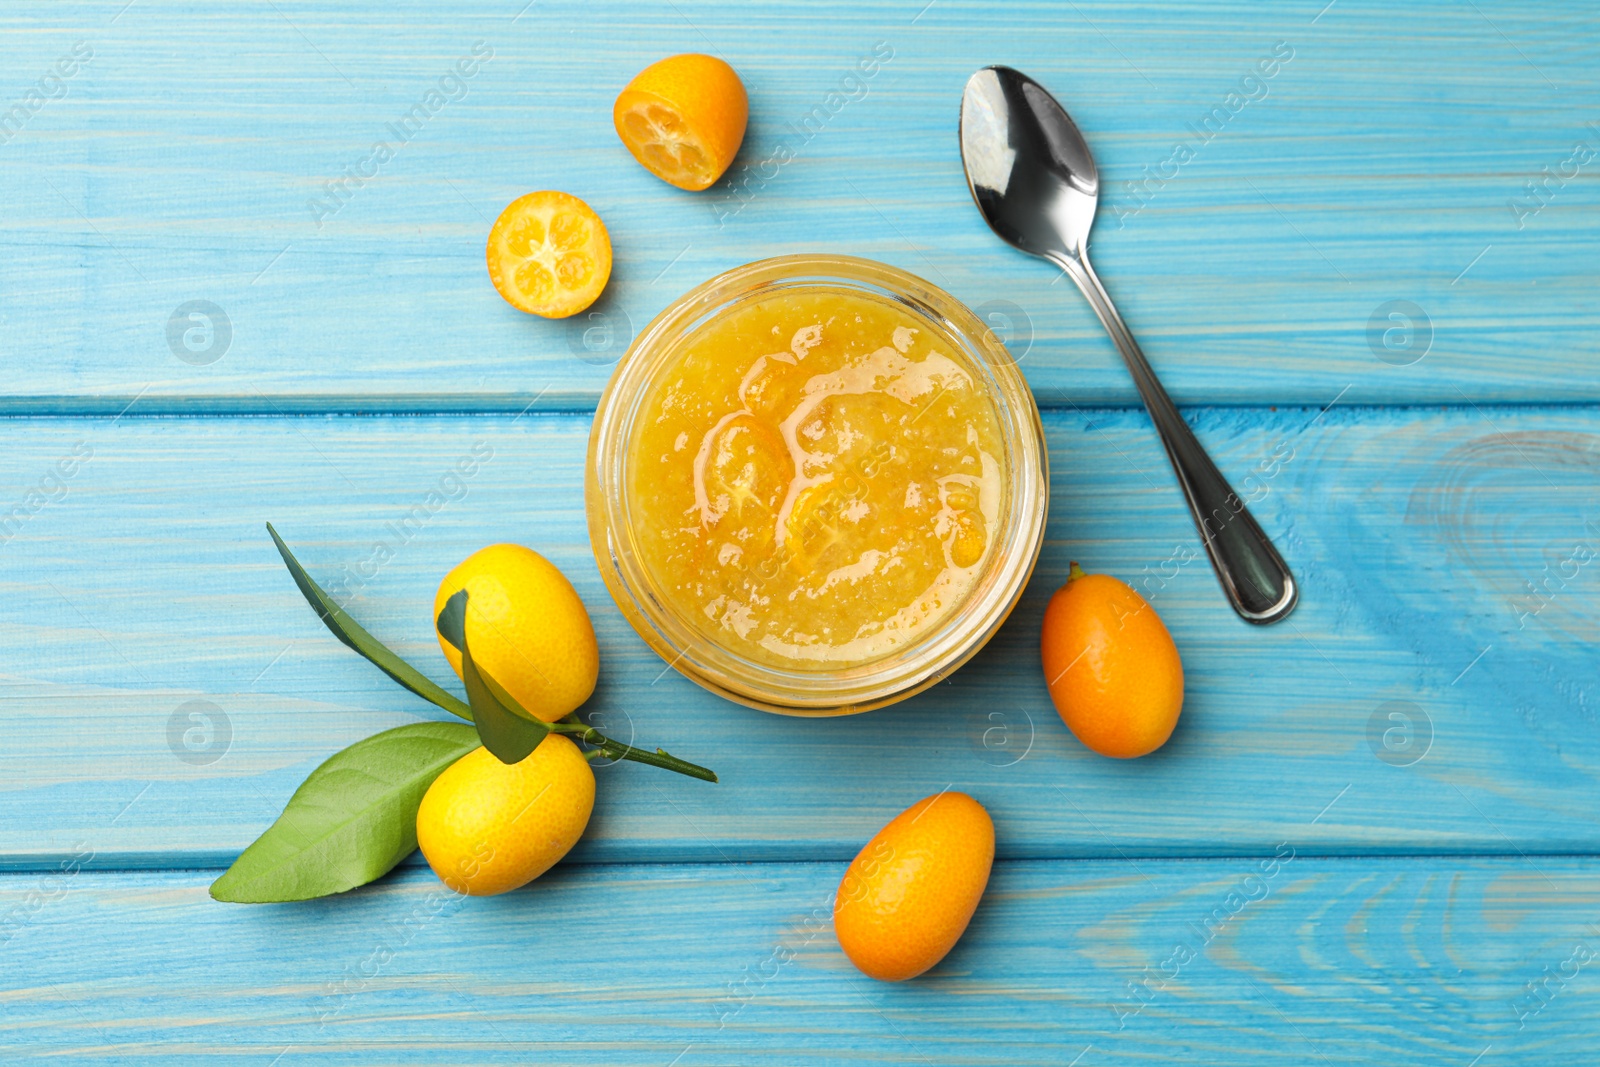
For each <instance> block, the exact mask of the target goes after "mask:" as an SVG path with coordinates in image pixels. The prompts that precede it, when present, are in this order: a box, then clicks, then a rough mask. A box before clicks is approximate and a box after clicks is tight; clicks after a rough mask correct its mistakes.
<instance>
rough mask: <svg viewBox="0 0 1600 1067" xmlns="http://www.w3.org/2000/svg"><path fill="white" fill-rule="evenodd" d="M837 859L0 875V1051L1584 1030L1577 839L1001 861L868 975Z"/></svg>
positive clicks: (784, 1060)
mask: <svg viewBox="0 0 1600 1067" xmlns="http://www.w3.org/2000/svg"><path fill="white" fill-rule="evenodd" d="M1008 829H1009V827H1008V824H1007V821H1006V820H1004V819H1001V820H1000V822H999V832H1000V834H1001V836H1002V838H1003V837H1004V836H1005V835H1006V834H1007V832H1008ZM842 869H843V864H842V863H836V864H777V865H754V866H740V865H730V864H713V865H710V866H686V867H679V866H650V867H643V868H637V867H628V866H609V867H581V866H570V865H564V866H562V867H558V868H556V869H555V870H554V871H552V872H551V873H550V874H548V875H546V876H545V877H544V879H542V880H541V881H539V882H537V883H535V884H534V885H533V886H530V887H529V888H527V889H525V890H522V891H519V892H517V893H513V894H510V895H508V896H504V897H498V898H490V899H479V900H471V899H468V900H464V901H463V900H460V899H457V898H454V897H453V896H452V895H451V894H449V893H448V892H446V891H443V890H442V887H441V886H440V885H439V883H438V882H437V881H436V880H435V879H434V878H433V876H432V874H431V873H429V872H426V871H412V872H407V873H403V874H401V875H399V876H397V877H394V878H392V879H390V880H389V881H386V882H385V883H382V884H380V885H378V886H374V887H370V888H369V889H366V890H358V891H356V892H354V893H352V894H350V895H348V896H345V897H340V898H336V899H333V900H328V901H321V902H315V903H308V904H301V905H283V906H261V907H247V906H238V905H223V904H218V903H215V902H213V901H211V900H210V899H209V898H208V897H207V896H206V893H205V883H206V881H207V879H208V878H209V877H210V873H209V872H203V871H179V872H162V873H143V874H141V873H120V874H105V875H99V874H92V873H79V874H76V875H70V874H62V873H57V874H55V875H44V874H29V875H10V876H4V877H0V909H3V910H0V915H9V914H13V913H14V911H13V909H22V913H23V914H25V921H22V922H15V923H12V924H11V925H9V926H4V927H0V929H5V930H6V932H7V933H8V934H9V935H10V938H9V940H8V941H7V942H6V944H5V945H4V947H3V951H4V953H5V961H6V964H5V967H4V968H3V969H0V998H3V1000H4V1005H5V1008H4V1010H5V1016H4V1018H5V1022H4V1025H3V1026H0V1056H3V1058H4V1059H5V1060H6V1062H8V1063H19V1062H34V1061H36V1060H38V1061H43V1060H50V1061H52V1062H60V1061H61V1060H62V1059H66V1060H69V1061H70V1062H72V1063H82V1064H100V1063H117V1064H143V1063H152V1064H154V1063H161V1064H166V1063H172V1062H176V1061H180V1060H181V1061H184V1062H188V1061H191V1060H196V1059H217V1060H225V1061H227V1062H234V1063H259V1064H263V1065H265V1064H270V1063H273V1062H275V1061H276V1062H278V1063H280V1064H282V1065H288V1064H334V1063H340V1064H343V1063H356V1062H360V1063H375V1062H382V1063H393V1064H441V1063H463V1064H466V1063H472V1064H510V1063H527V1062H560V1063H606V1064H640V1065H652V1067H661V1065H664V1064H668V1063H676V1064H677V1065H678V1067H700V1065H709V1064H728V1063H739V1064H769V1063H770V1064H792V1063H807V1064H847V1063H848V1064H929V1063H935V1064H960V1065H996V1064H1038V1065H1050V1067H1060V1065H1062V1064H1066V1063H1070V1062H1072V1061H1073V1060H1074V1057H1077V1058H1078V1059H1077V1062H1078V1063H1079V1064H1080V1067H1083V1065H1095V1067H1111V1065H1130V1067H1131V1065H1138V1064H1148V1063H1152V1062H1159V1063H1170V1062H1184V1063H1196V1064H1231V1065H1240V1064H1261V1065H1267V1064H1283V1063H1326V1064H1333V1065H1339V1067H1345V1065H1351V1067H1354V1065H1375V1067H1377V1065H1381V1067H1405V1065H1429V1067H1432V1065H1436V1064H1452V1063H1453V1064H1468V1063H1471V1062H1472V1061H1473V1059H1474V1057H1478V1058H1479V1062H1480V1063H1482V1064H1488V1063H1502V1064H1529V1065H1531V1064H1542V1063H1551V1062H1558V1061H1563V1060H1565V1059H1568V1058H1570V1057H1571V1056H1572V1055H1573V1054H1574V1052H1575V1051H1576V1050H1580V1049H1586V1048H1590V1047H1592V1046H1593V1044H1594V1041H1595V1040H1596V1038H1597V1037H1600V1024H1597V1022H1596V1018H1597V1016H1596V1012H1595V1010H1594V1009H1595V987H1594V982H1593V980H1592V978H1591V977H1590V974H1589V973H1588V972H1589V969H1591V968H1592V967H1593V957H1594V954H1595V952H1596V951H1600V948H1597V946H1596V936H1597V934H1596V931H1595V927H1594V921H1593V920H1594V914H1595V909H1596V907H1597V906H1600V889H1597V886H1600V880H1597V875H1600V865H1597V863H1596V861H1595V860H1593V859H1575V858H1566V857H1547V858H1541V859H1540V860H1538V861H1537V863H1536V864H1533V865H1530V864H1527V863H1524V862H1522V861H1521V860H1518V859H1516V858H1515V857H1512V858H1509V859H1502V860H1485V859H1449V858H1433V859H1419V858H1392V859H1381V858H1372V857H1358V858H1352V859H1333V860H1330V859H1314V858H1310V857H1308V856H1304V855H1302V854H1300V853H1299V852H1298V851H1297V842H1296V840H1292V839H1291V840H1289V841H1285V842H1281V843H1274V845H1273V846H1272V847H1269V848H1268V849H1266V850H1264V851H1263V853H1262V854H1261V855H1259V856H1249V857H1237V858H1234V859H1229V860H1210V861H1200V862H1194V861H1181V860H1179V861H1162V860H1144V861H1138V862H1135V863H1128V862H1125V861H1120V860H1111V861H1100V862H1073V861H1054V862H1002V863H1000V864H998V865H997V866H996V868H995V871H994V875H993V878H992V880H991V882H990V886H989V892H988V894H987V896H986V898H985V900H984V902H983V904H982V905H981V906H980V908H979V910H978V912H977V915H976V917H975V918H974V921H973V924H972V926H971V928H970V929H969V931H968V933H967V936H966V937H965V938H964V939H963V940H962V942H961V943H960V944H959V945H958V946H957V947H956V949H955V951H954V952H953V953H952V954H951V955H950V956H949V957H947V958H946V960H945V961H944V962H943V963H942V964H940V965H939V966H938V967H937V968H935V969H934V970H933V971H931V972H929V973H928V974H927V975H926V976H924V977H923V978H921V979H918V980H915V981H912V982H907V983H902V984H899V985H886V984H882V983H878V982H874V981H872V980H871V979H868V978H865V977H864V976H862V975H860V974H859V973H857V972H856V971H855V970H854V969H853V968H852V967H851V966H850V964H849V963H848V962H847V961H846V960H845V958H844V957H843V955H842V954H841V953H840V951H839V949H838V946H837V944H836V942H835V940H834V937H833V932H832V929H831V923H830V921H829V901H830V898H831V896H832V894H833V891H834V889H835V887H836V886H837V881H838V878H839V876H840V874H841V872H842ZM30 894H32V896H30ZM1535 988H1536V989H1537V992H1534V991H1532V990H1533V989H1535ZM1580 1061H1581V1054H1580Z"/></svg>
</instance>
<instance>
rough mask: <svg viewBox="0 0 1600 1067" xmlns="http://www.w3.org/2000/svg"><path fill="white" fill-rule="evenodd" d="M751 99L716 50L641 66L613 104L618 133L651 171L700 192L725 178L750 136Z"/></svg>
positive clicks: (671, 183) (635, 155)
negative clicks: (714, 53) (746, 132)
mask: <svg viewBox="0 0 1600 1067" xmlns="http://www.w3.org/2000/svg"><path fill="white" fill-rule="evenodd" d="M749 115H750V102H749V98H748V97H746V95H745V91H744V83H743V82H741V81H740V80H739V75H738V74H737V73H735V72H734V69H733V68H732V67H730V66H728V64H726V63H724V62H723V61H722V60H720V59H718V58H717V57H716V56H704V55H698V54H695V53H690V54H687V55H681V56H668V57H667V58H666V59H663V60H660V61H659V62H656V63H652V64H651V65H650V66H648V67H646V68H644V70H642V71H640V72H639V73H638V75H637V76H636V77H635V78H634V79H633V81H631V82H629V83H628V87H627V88H626V89H624V90H622V93H621V94H620V95H619V96H618V97H617V102H616V105H615V106H614V107H613V108H612V110H611V118H612V121H613V122H615V123H616V126H617V136H618V137H621V138H622V143H623V144H624V145H626V146H627V148H628V151H629V152H632V153H633V158H635V159H637V160H638V161H639V162H640V163H642V164H643V165H644V168H645V169H646V170H648V171H649V172H650V173H651V174H654V175H655V176H656V177H658V178H660V179H661V180H662V181H664V182H666V183H668V184H669V185H676V186H677V187H678V188H679V189H689V190H691V191H698V190H700V189H705V188H707V187H708V186H710V185H711V184H712V183H713V182H715V181H716V180H717V179H718V178H720V177H722V173H723V171H725V170H727V169H728V165H729V164H730V163H732V162H733V157H734V155H735V154H737V153H738V151H739V142H741V141H743V140H744V127H745V122H746V120H747V119H748V118H749Z"/></svg>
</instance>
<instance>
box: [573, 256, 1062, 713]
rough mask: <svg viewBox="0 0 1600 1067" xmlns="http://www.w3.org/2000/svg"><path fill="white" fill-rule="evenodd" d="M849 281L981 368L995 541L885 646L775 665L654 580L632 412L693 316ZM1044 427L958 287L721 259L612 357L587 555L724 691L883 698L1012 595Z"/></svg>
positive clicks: (685, 668)
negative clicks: (998, 485)
mask: <svg viewBox="0 0 1600 1067" xmlns="http://www.w3.org/2000/svg"><path fill="white" fill-rule="evenodd" d="M818 286H829V287H843V288H847V289H849V288H853V289H856V290H858V291H861V292H863V293H866V294H875V295H877V296H879V297H885V298H888V299H889V300H891V301H892V302H894V303H895V304H897V305H898V306H900V307H901V308H903V309H904V310H906V311H908V312H909V313H911V314H912V315H913V316H915V317H917V318H919V319H922V320H923V321H924V322H925V323H927V324H928V325H930V326H932V327H934V328H935V329H936V331H937V333H938V334H939V335H940V336H941V337H942V338H943V339H944V340H945V341H947V342H949V343H951V344H952V345H954V346H956V347H958V348H959V349H960V350H961V355H962V356H963V357H964V362H966V363H967V364H968V365H969V366H970V368H971V369H973V370H975V371H977V372H978V373H980V374H982V375H983V376H984V379H985V385H986V386H987V387H988V393H989V397H990V401H991V403H992V404H993V405H994V409H995V414H996V421H997V423H998V425H999V428H1000V432H1001V438H1002V441H1003V444H1004V447H1005V452H1006V463H1005V470H1006V474H1007V477H1006V486H1005V493H1004V497H1003V500H1004V506H1003V513H1002V517H1001V523H1000V533H999V534H998V539H997V543H996V544H995V545H994V546H993V548H992V550H991V551H990V552H989V553H988V554H987V556H988V562H987V563H986V564H985V565H984V567H983V570H982V572H981V573H980V575H979V577H978V579H977V580H976V582H975V583H974V585H973V586H972V588H971V589H970V590H969V591H968V592H967V594H966V596H965V598H964V600H963V602H962V603H961V604H960V605H958V606H957V607H955V608H954V609H953V610H951V611H950V612H949V614H948V615H947V616H946V617H945V618H943V619H941V620H940V622H939V623H938V624H936V625H934V626H932V627H930V629H929V630H928V632H927V633H925V634H923V635H921V636H919V637H918V638H917V639H916V640H914V641H912V642H909V643H908V644H907V645H906V646H904V647H903V648H901V649H897V650H895V651H892V652H890V653H888V654H886V655H885V656H883V657H880V658H876V659H872V660H869V661H867V662H865V663H862V664H859V665H855V666H850V667H841V668H837V669H832V670H827V669H823V670H817V669H810V670H804V669H798V668H796V669H785V668H782V667H777V666H774V665H772V664H768V663H763V662H760V661H757V660H753V659H750V658H748V657H746V656H744V655H741V654H740V653H738V652H737V651H735V650H733V649H731V648H728V647H727V646H725V645H720V644H718V643H717V642H716V641H715V640H714V639H712V638H711V637H709V636H708V635H707V634H706V632H705V630H704V629H702V628H699V627H695V626H693V625H692V624H690V623H688V622H687V621H686V620H684V619H683V618H681V617H679V616H678V615H677V613H676V612H675V611H674V610H673V609H672V608H671V607H670V606H669V605H668V604H667V603H666V602H665V600H664V598H663V597H662V596H660V595H659V593H658V591H657V590H656V589H655V588H654V579H653V578H652V576H651V575H650V573H649V569H648V567H647V566H646V565H645V564H644V562H643V560H642V559H641V558H640V554H639V551H638V546H637V544H636V542H635V537H634V531H633V528H632V526H631V524H630V522H629V519H628V499H627V495H628V486H629V485H630V484H631V483H630V478H629V470H628V466H627V462H628V453H629V449H630V446H631V443H632V439H633V428H634V420H635V419H636V417H637V416H638V413H639V412H640V410H641V409H642V407H643V405H644V403H645V402H646V400H647V399H648V397H649V396H650V392H651V391H650V389H649V386H650V384H651V382H652V381H653V379H654V376H655V375H656V374H657V373H658V372H659V371H660V370H661V368H662V366H663V365H664V364H665V363H667V361H669V360H671V359H672V358H673V357H674V356H676V355H677V354H679V352H680V345H681V342H682V341H683V340H684V339H685V338H687V337H688V336H689V335H690V334H691V333H692V332H693V331H694V330H695V329H696V328H697V327H698V326H700V325H701V324H702V323H704V322H706V321H708V320H709V319H710V318H712V317H713V316H715V315H717V314H719V313H721V312H723V311H725V310H727V309H728V308H730V307H732V306H733V305H735V304H738V303H743V302H745V301H749V300H752V299H756V298H758V297H760V296H763V295H766V294H769V293H774V292H780V291H783V290H787V289H797V288H809V287H818ZM1046 462H1047V461H1046V454H1045V448H1044V432H1043V428H1042V426H1041V424H1040V421H1039V411H1038V407H1037V405H1036V404H1035V402H1034V398H1033V393H1032V391H1031V390H1030V389H1029V387H1028V384H1027V381H1026V379H1024V378H1023V376H1022V374H1021V372H1020V371H1019V370H1018V369H1017V366H1016V363H1015V360H1013V359H1012V358H1011V356H1010V354H1009V352H1007V350H1006V348H1005V346H1004V345H1003V344H1001V343H1000V341H999V340H998V338H996V337H995V336H994V332H993V331H992V330H990V329H988V328H987V327H986V326H985V325H984V323H983V322H982V321H981V320H980V319H978V317H977V316H976V315H975V314H974V313H973V312H972V311H970V310H969V309H968V308H967V307H966V306H965V305H964V304H962V303H961V302H960V301H958V300H956V299H955V297H953V296H951V295H950V294H948V293H946V292H945V291H943V290H942V289H939V288H938V287H937V286H934V285H932V284H930V283H929V282H927V281H925V280H923V279H921V278H918V277H917V276H916V275H914V274H911V273H909V272H907V271H903V270H901V269H899V268H898V267H891V266H889V265H887V264H884V263H878V262H876V261H873V260H868V259H860V258H857V257H853V256H840V255H828V254H800V255H789V256H780V257H776V258H773V259H765V260H758V261H756V262H753V263H749V264H745V265H744V266H741V267H735V268H733V269H731V270H728V271H725V272H723V273H722V274H719V275H717V276H715V277H713V278H711V279H709V280H707V281H705V282H703V283H701V284H700V285H698V286H695V287H694V288H693V289H691V290H689V291H688V292H687V293H685V294H684V295H683V296H682V297H680V298H678V299H677V300H675V301H673V302H672V303H671V304H669V305H668V306H667V307H666V308H665V309H664V310H662V312H661V313H660V314H658V315H657V316H656V317H655V318H654V319H653V320H651V322H650V324H649V325H648V326H646V327H645V328H644V329H643V330H642V331H640V333H639V335H638V336H637V337H636V338H635V339H634V342H633V344H632V345H630V346H629V348H628V351H627V353H626V354H625V355H624V356H623V357H622V359H621V360H620V361H619V362H618V365H617V368H616V369H615V371H613V373H612V376H611V380H610V382H609V383H608V384H607V386H606V389H605V391H604V392H603V393H602V394H601V397H600V402H599V405H598V406H597V408H596V411H595V418H594V424H593V427H592V428H591V430H590V436H589V454H588V462H587V466H586V474H585V507H586V511H587V513H588V522H589V536H590V540H591V542H592V545H593V548H594V554H595V563H596V565H597V566H598V567H599V569H600V574H601V577H602V579H603V580H604V581H605V584H606V587H607V589H608V591H609V592H610V593H611V596H612V599H613V600H615V601H616V603H617V606H618V608H619V609H620V610H621V611H622V613H623V615H624V617H626V618H627V620H628V622H629V623H630V624H631V625H632V626H633V628H634V629H635V630H636V631H638V633H639V635H640V636H641V637H643V638H644V640H645V642H646V643H647V644H648V645H650V646H651V648H653V649H654V650H655V651H656V653H657V654H658V655H660V656H661V657H662V659H663V660H665V661H666V662H667V663H668V664H669V666H672V667H676V668H678V669H679V670H681V671H682V672H683V673H684V674H685V675H687V676H688V677H689V678H691V679H692V680H693V681H695V682H697V683H699V684H700V685H702V686H704V687H705V688H707V689H710V690H711V691H713V692H716V693H718V694H720V695H722V696H725V697H727V698H729V699H731V700H735V701H737V702H739V703H742V704H746V705H748V706H750V707H755V708H759V709H761V710H764V711H773V712H778V713H781V714H789V715H842V714H851V713H854V712H860V711H867V710H870V709H872V708H876V707H882V706H883V705H885V704H890V703H894V702H896V701H899V700H903V699H905V698H906V697H908V696H911V695H913V694H915V693H917V692H920V691H921V690H923V689H926V688H927V687H928V686H930V685H933V684H934V683H936V682H938V681H939V680H940V679H942V678H944V677H945V676H946V675H948V674H949V673H950V672H951V671H953V670H955V669H956V668H957V667H959V666H960V665H961V664H962V663H964V662H966V661H967V660H968V659H970V658H971V657H972V655H974V654H975V653H976V652H977V651H978V649H979V648H981V647H982V646H983V645H984V644H985V643H987V641H988V640H989V638H990V637H992V636H993V634H994V633H995V631H996V630H998V629H999V626H1000V624H1001V623H1002V622H1004V621H1005V619H1006V617H1007V616H1008V615H1009V614H1010V612H1011V609H1012V608H1013V607H1015V605H1016V602H1017V599H1018V598H1019V597H1020V596H1021V593H1022V590H1023V588H1024V587H1025V586H1026V584H1027V581H1028V578H1029V577H1030V576H1031V574H1032V572H1033V567H1034V564H1035V562H1036V561H1037V560H1038V556H1039V550H1040V548H1041V546H1042V544H1043V540H1044V526H1045V515H1046V510H1047V506H1048V490H1047V484H1048V475H1047V469H1046Z"/></svg>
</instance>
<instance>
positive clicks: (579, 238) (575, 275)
mask: <svg viewBox="0 0 1600 1067" xmlns="http://www.w3.org/2000/svg"><path fill="white" fill-rule="evenodd" d="M485 254H486V256H487V259H488V263H489V280H490V281H492V282H493V283H494V287H495V289H496V290H498V291H499V293H500V295H501V296H503V297H505V298H506V303H508V304H510V305H511V306H512V307H514V308H517V309H518V310H521V311H527V312H530V313H532V314H534V315H542V316H544V317H545V318H547V319H564V318H566V317H567V316H569V315H576V314H577V313H578V312H580V311H582V310H583V309H584V308H586V307H588V306H589V305H590V304H593V303H594V302H595V300H597V299H598V298H599V296H600V293H601V291H602V290H604V289H605V287H606V282H607V281H608V280H609V279H610V278H611V237H610V235H609V234H607V233H606V226H605V223H603V222H601V221H600V216H599V215H596V214H595V213H594V210H593V209H592V208H590V207H589V205H588V204H585V203H584V202H583V201H582V200H579V199H578V198H577V197H575V196H572V195H570V194H568V193H561V192H556V191H554V190H548V189H547V190H544V191H542V192H537V193H529V194H528V195H527V196H521V197H518V198H517V199H515V200H513V201H512V202H511V203H510V204H509V205H507V207H506V209H505V210H504V211H502V212H501V213H500V217H499V218H498V219H496V220H495V224H494V226H493V228H491V229H490V230H489V244H488V248H487V249H486V250H485Z"/></svg>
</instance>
